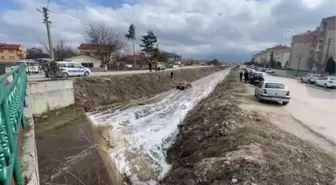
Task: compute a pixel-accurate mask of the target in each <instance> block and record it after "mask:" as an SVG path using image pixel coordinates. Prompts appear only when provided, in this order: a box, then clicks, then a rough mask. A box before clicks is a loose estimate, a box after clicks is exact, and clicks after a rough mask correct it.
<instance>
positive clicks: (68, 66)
mask: <svg viewBox="0 0 336 185" xmlns="http://www.w3.org/2000/svg"><path fill="white" fill-rule="evenodd" d="M57 65H58V67H59V68H60V70H61V76H62V77H63V78H67V77H69V76H89V75H90V74H91V70H90V69H89V68H86V67H84V66H82V65H80V64H78V63H76V62H66V61H60V62H57Z"/></svg>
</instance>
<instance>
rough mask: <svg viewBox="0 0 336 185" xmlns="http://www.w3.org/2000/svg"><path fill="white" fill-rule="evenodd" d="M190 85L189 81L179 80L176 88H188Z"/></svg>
mask: <svg viewBox="0 0 336 185" xmlns="http://www.w3.org/2000/svg"><path fill="white" fill-rule="evenodd" d="M191 87H192V85H191V83H188V82H180V83H179V84H178V85H177V86H176V89H180V90H184V89H190V88H191Z"/></svg>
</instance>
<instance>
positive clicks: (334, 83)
mask: <svg viewBox="0 0 336 185" xmlns="http://www.w3.org/2000/svg"><path fill="white" fill-rule="evenodd" d="M316 85H317V86H323V87H324V88H329V87H332V88H335V87H336V77H335V76H323V77H320V78H318V79H317V80H316Z"/></svg>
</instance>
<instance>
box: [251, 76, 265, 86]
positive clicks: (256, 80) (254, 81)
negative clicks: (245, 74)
mask: <svg viewBox="0 0 336 185" xmlns="http://www.w3.org/2000/svg"><path fill="white" fill-rule="evenodd" d="M262 81H264V77H263V75H262V74H261V73H253V74H252V76H251V77H250V79H249V82H250V84H253V85H257V84H259V83H260V82H262Z"/></svg>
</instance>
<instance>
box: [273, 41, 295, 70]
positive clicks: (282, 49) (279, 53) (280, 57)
mask: <svg viewBox="0 0 336 185" xmlns="http://www.w3.org/2000/svg"><path fill="white" fill-rule="evenodd" d="M271 51H272V52H273V57H274V60H275V61H276V62H277V63H278V62H280V63H281V68H285V67H287V66H286V64H288V65H289V59H290V54H291V48H290V47H287V46H286V45H281V44H280V45H277V46H275V47H273V48H272V50H271Z"/></svg>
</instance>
